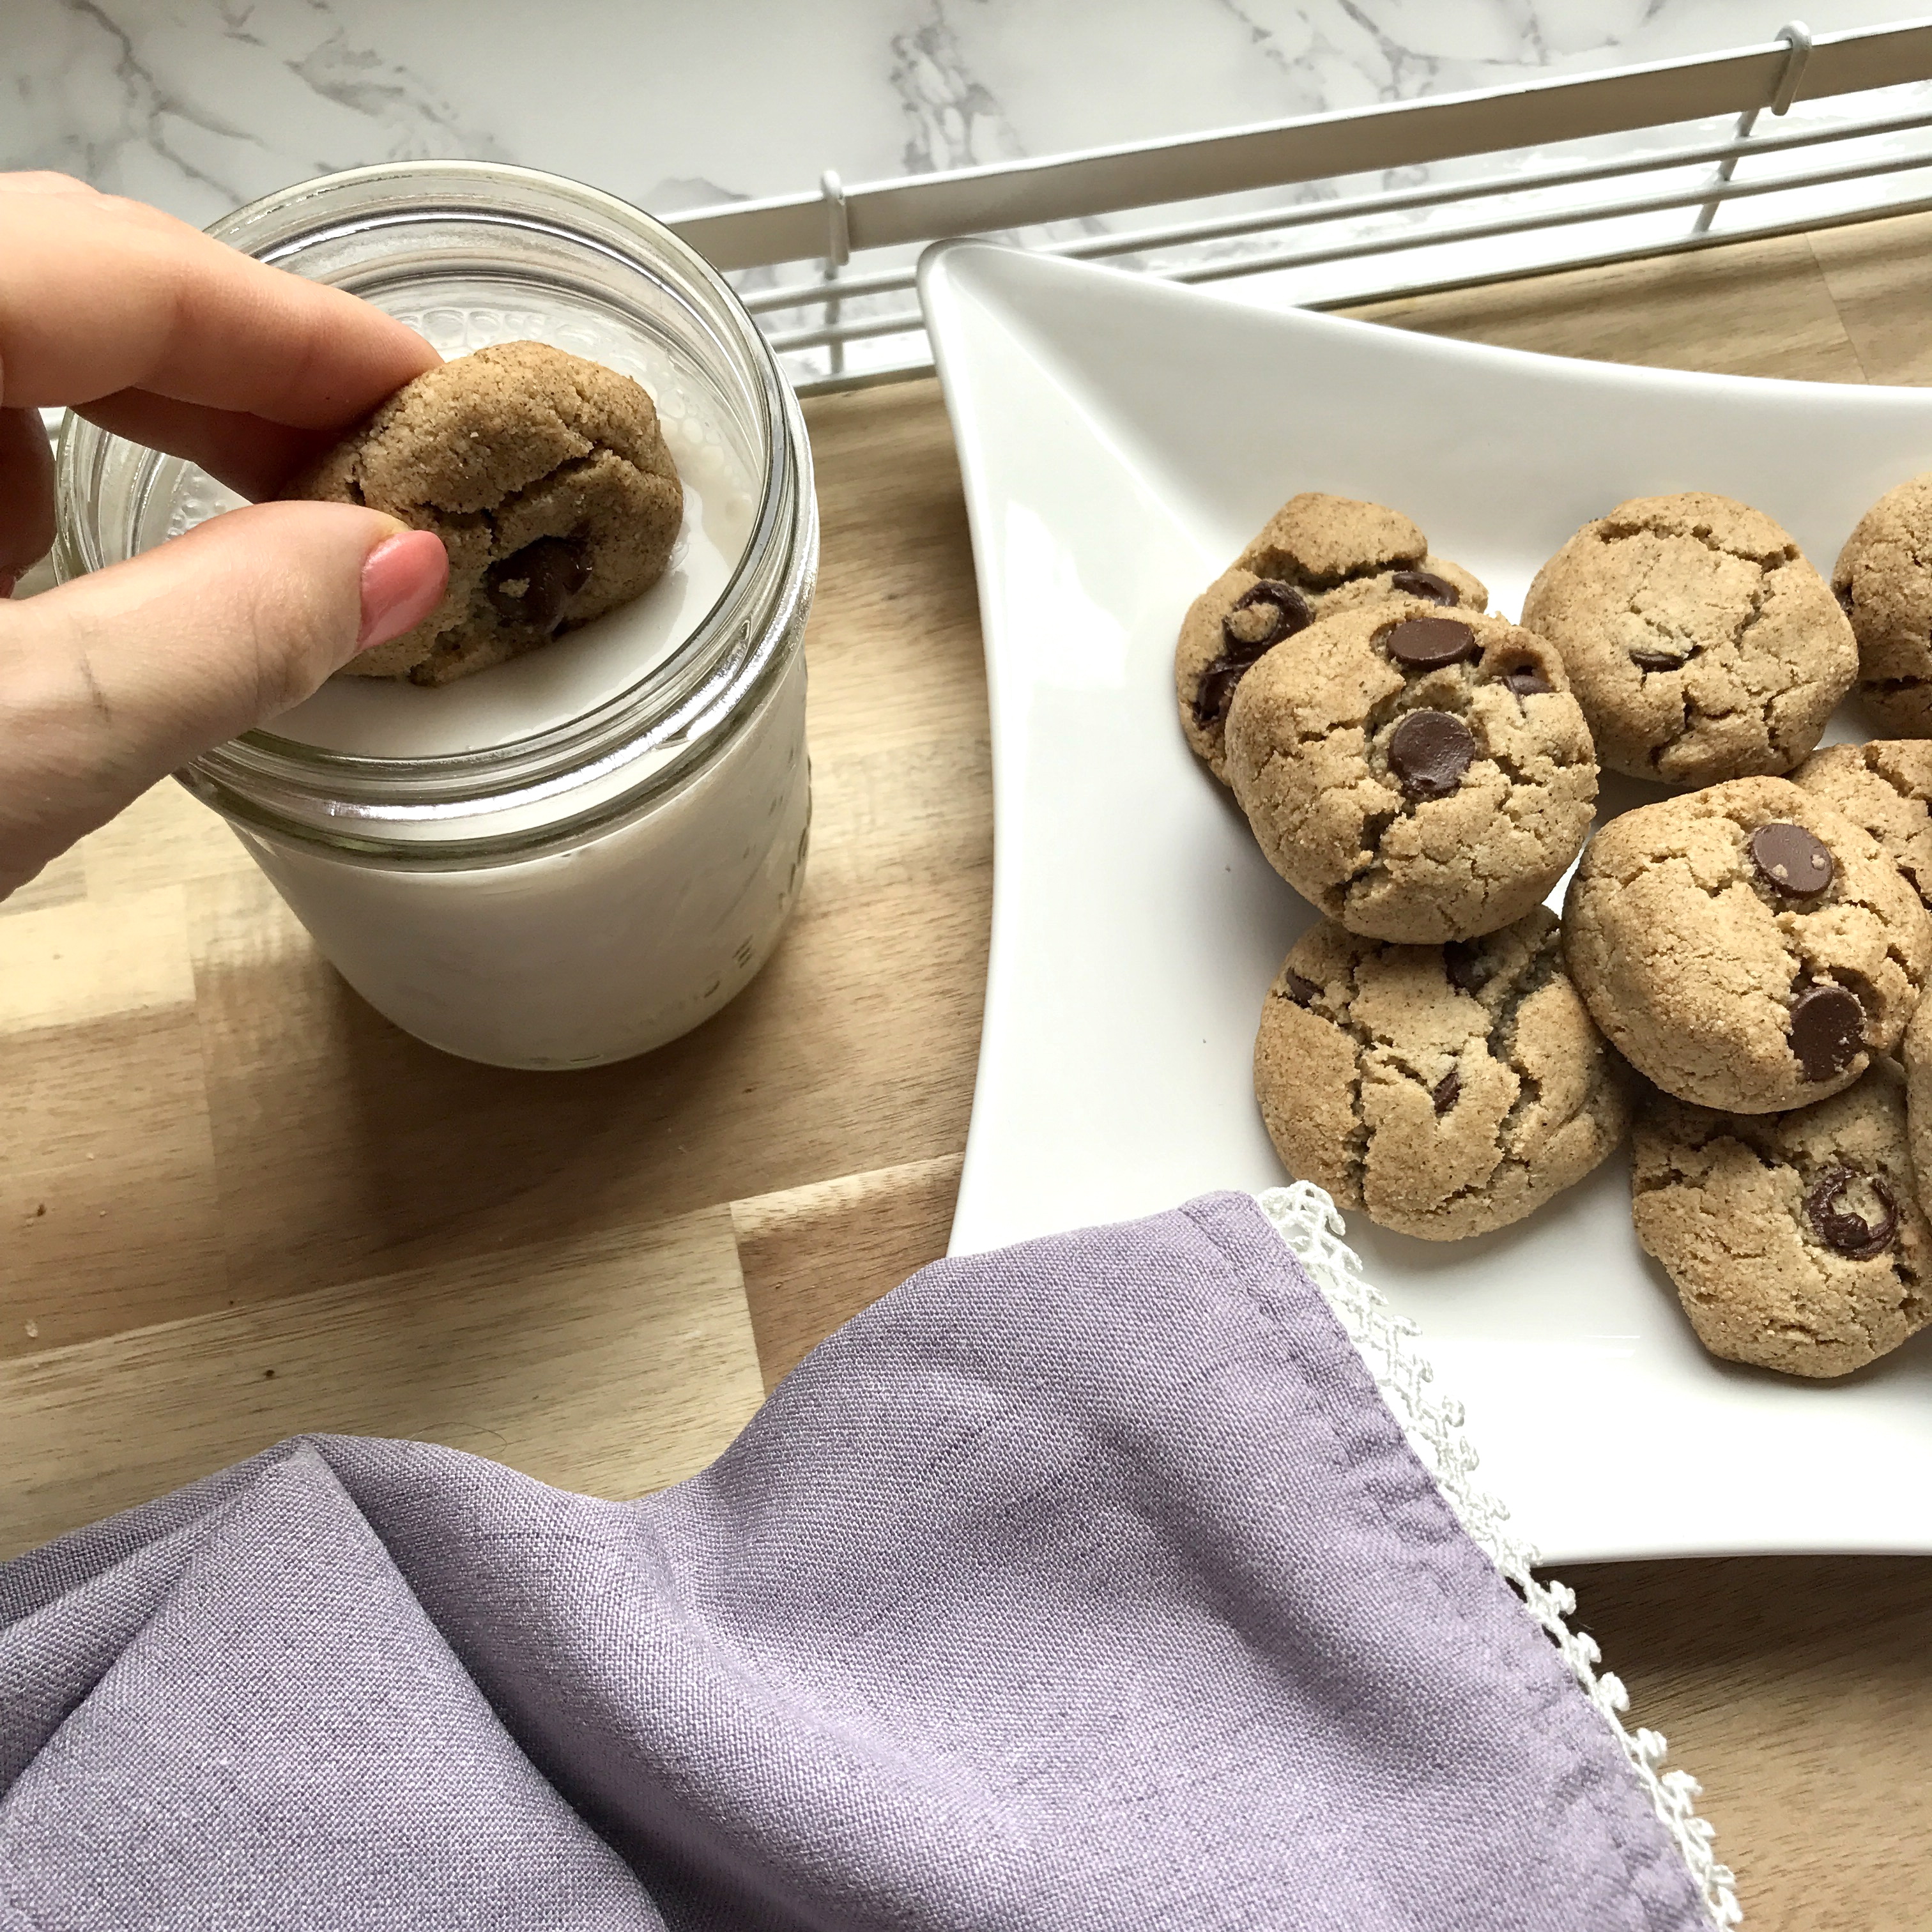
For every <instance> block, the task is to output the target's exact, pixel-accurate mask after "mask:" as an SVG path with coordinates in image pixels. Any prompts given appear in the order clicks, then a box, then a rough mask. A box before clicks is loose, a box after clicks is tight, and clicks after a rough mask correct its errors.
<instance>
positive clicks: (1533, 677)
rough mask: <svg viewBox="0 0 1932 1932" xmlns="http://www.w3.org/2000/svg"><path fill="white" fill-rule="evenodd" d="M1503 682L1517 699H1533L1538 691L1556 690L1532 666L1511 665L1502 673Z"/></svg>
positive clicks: (1533, 665)
mask: <svg viewBox="0 0 1932 1932" xmlns="http://www.w3.org/2000/svg"><path fill="white" fill-rule="evenodd" d="M1503 682H1504V683H1505V684H1506V685H1508V686H1509V688H1511V690H1512V691H1514V692H1515V693H1516V694H1517V697H1535V695H1536V694H1537V693H1538V691H1554V690H1555V689H1556V686H1555V685H1553V684H1552V683H1551V682H1550V680H1549V679H1547V677H1545V676H1544V674H1543V673H1542V672H1541V671H1540V670H1538V669H1537V667H1536V666H1535V664H1511V666H1510V667H1509V669H1508V670H1506V671H1505V672H1504V673H1503Z"/></svg>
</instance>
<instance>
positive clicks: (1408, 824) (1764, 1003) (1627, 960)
mask: <svg viewBox="0 0 1932 1932" xmlns="http://www.w3.org/2000/svg"><path fill="white" fill-rule="evenodd" d="M1921 556H1922V557H1924V558H1925V559H1927V562H1926V563H1925V564H1924V565H1921V564H1920V563H1919V562H1918V559H1919V558H1920V557H1921ZM1487 603H1488V598H1487V592H1486V591H1485V589H1484V586H1482V585H1481V583H1479V582H1478V580H1476V579H1475V577H1472V575H1471V574H1470V573H1469V571H1466V570H1464V569H1463V568H1461V567H1460V565H1457V564H1455V563H1454V562H1451V561H1450V560H1449V559H1446V558H1444V557H1441V556H1436V555H1434V554H1433V553H1432V552H1431V551H1430V548H1429V545H1428V542H1427V538H1425V537H1424V534H1423V532H1421V530H1419V529H1417V528H1416V527H1415V525H1414V524H1412V523H1410V522H1409V520H1408V519H1407V518H1406V517H1403V516H1401V515H1400V514H1397V512H1395V511H1391V510H1389V509H1387V508H1384V507H1383V506H1382V505H1377V504H1370V503H1360V502H1352V501H1350V500H1349V499H1343V498H1340V497H1334V496H1319V495H1304V496H1297V497H1295V498H1294V499H1292V500H1291V501H1290V502H1288V503H1287V504H1286V505H1283V508H1281V510H1280V511H1278V512H1277V514H1276V515H1275V516H1274V517H1273V518H1272V519H1271V520H1270V522H1269V523H1268V526H1267V527H1266V528H1265V529H1263V530H1262V532H1260V534H1259V535H1258V536H1257V537H1256V538H1255V540H1254V541H1253V543H1251V544H1250V545H1249V546H1248V547H1247V550H1244V552H1243V553H1242V554H1241V557H1240V558H1239V559H1238V560H1237V561H1236V562H1235V565H1234V566H1233V567H1232V568H1231V569H1229V571H1226V573H1225V574H1223V576H1221V577H1219V578H1217V580H1216V581H1215V582H1214V583H1213V584H1211V586H1209V587H1208V589H1206V590H1205V592H1202V595H1201V596H1200V597H1199V598H1196V601H1195V602H1194V604H1193V607H1191V608H1190V610H1189V612H1188V613H1187V619H1186V620H1185V622H1184V625H1183V627H1182V630H1181V639H1180V643H1179V645H1178V648H1177V651H1176V656H1175V672H1176V693H1177V697H1178V700H1179V704H1180V709H1181V725H1182V729H1183V730H1184V732H1185V733H1186V734H1187V739H1188V742H1189V743H1190V745H1192V746H1193V748H1194V750H1195V751H1196V752H1197V753H1198V754H1199V756H1200V757H1202V760H1204V762H1205V763H1206V764H1207V766H1208V769H1210V770H1211V772H1213V773H1214V775H1215V776H1216V777H1217V778H1220V779H1221V780H1222V781H1223V782H1224V783H1226V784H1228V785H1229V787H1231V788H1232V790H1233V792H1234V794H1235V798H1236V799H1237V800H1238V802H1239V803H1240V805H1241V808H1242V810H1243V811H1244V813H1245V814H1246V815H1247V819H1248V822H1249V823H1250V826H1252V827H1253V831H1254V833H1255V835H1256V839H1257V840H1258V841H1259V844H1260V845H1261V847H1262V850H1263V852H1264V853H1266V855H1267V856H1268V859H1269V861H1270V862H1271V864H1272V865H1274V868H1275V869H1276V870H1277V871H1279V872H1280V874H1281V875H1282V876H1283V877H1284V878H1285V879H1286V880H1288V881H1289V883H1290V884H1291V885H1292V886H1295V888H1296V889H1297V890H1298V891H1299V892H1301V893H1302V894H1303V895H1304V896H1305V897H1307V898H1308V899H1309V900H1310V901H1312V902H1313V904H1315V905H1316V907H1318V908H1319V910H1320V911H1321V912H1322V913H1323V914H1324V915H1325V917H1324V919H1323V920H1322V922H1321V923H1319V925H1317V926H1316V927H1314V928H1313V929H1312V930H1311V931H1310V932H1308V933H1307V935H1305V936H1304V938H1302V939H1301V941H1300V942H1299V943H1298V944H1297V945H1296V946H1295V948H1294V950H1292V952H1291V953H1289V956H1288V959H1287V960H1286V963H1285V964H1284V965H1283V968H1282V971H1281V972H1280V975H1279V977H1277V980H1275V983H1274V985H1273V986H1272V987H1271V988H1270V989H1269V992H1268V997H1267V1000H1266V1002H1265V1006H1264V1009H1263V1012H1262V1020H1261V1026H1260V1030H1259V1035H1258V1037H1257V1039H1256V1047H1255V1087H1256V1097H1257V1098H1258V1100H1259V1103H1260V1106H1261V1110H1262V1118H1263V1119H1264V1121H1265V1123H1266V1124H1267V1127H1268V1133H1269V1136H1270V1137H1271V1139H1272V1140H1273V1141H1274V1145H1275V1147H1276V1148H1277V1151H1279V1152H1280V1155H1281V1157H1282V1159H1283V1161H1284V1162H1285V1163H1286V1165H1287V1166H1288V1168H1289V1170H1290V1172H1292V1173H1293V1174H1295V1175H1297V1176H1298V1177H1300V1178H1304V1179H1307V1180H1310V1181H1315V1182H1316V1183H1318V1184H1320V1185H1321V1186H1322V1187H1325V1188H1326V1189H1327V1190H1328V1192H1329V1193H1331V1195H1332V1196H1334V1198H1335V1199H1336V1200H1337V1202H1338V1203H1340V1205H1343V1206H1344V1207H1347V1208H1357V1209H1360V1210H1361V1211H1364V1212H1365V1213H1366V1214H1368V1216H1369V1217H1370V1218H1371V1219H1372V1220H1375V1221H1377V1222H1379V1223H1381V1224H1382V1225H1383V1226H1385V1227H1389V1228H1392V1229H1398V1230H1400V1231H1401V1232H1405V1233H1408V1234H1411V1235H1420V1236H1422V1237H1424V1238H1427V1239H1432V1240H1448V1239H1454V1238H1458V1237H1461V1236H1464V1235H1475V1234H1480V1233H1484V1232H1487V1231H1489V1230H1490V1229H1496V1228H1499V1227H1502V1226H1505V1225H1506V1224H1508V1223H1510V1222H1512V1221H1514V1220H1519V1219H1520V1218H1521V1217H1523V1216H1524V1215H1526V1214H1530V1213H1532V1211H1535V1209H1536V1208H1538V1207H1540V1206H1541V1205H1542V1204H1543V1203H1544V1202H1546V1201H1547V1200H1549V1199H1550V1198H1551V1196H1553V1195H1555V1194H1556V1193H1559V1191H1560V1190H1562V1189H1564V1188H1566V1187H1569V1186H1571V1184H1574V1182H1576V1181H1579V1180H1580V1179H1581V1178H1583V1176H1584V1175H1586V1174H1587V1173H1589V1172H1590V1170H1591V1169H1593V1168H1594V1167H1595V1166H1597V1165H1598V1163H1601V1161H1602V1160H1604V1158H1605V1157H1607V1155H1608V1154H1610V1151H1612V1150H1613V1148H1616V1146H1617V1145H1619V1142H1621V1141H1622V1139H1623V1138H1624V1136H1625V1130H1626V1129H1627V1128H1628V1127H1629V1126H1630V1125H1631V1120H1632V1118H1633V1115H1634V1118H1635V1121H1636V1133H1635V1157H1634V1179H1633V1190H1632V1192H1633V1199H1634V1218H1635V1221H1636V1226H1637V1233H1638V1235H1639V1237H1640V1240H1641V1241H1642V1242H1643V1245H1644V1247H1646V1249H1647V1250H1649V1252H1650V1253H1652V1255H1654V1256H1656V1257H1657V1259H1658V1260H1659V1261H1660V1262H1661V1263H1662V1264H1663V1265H1664V1268H1665V1269H1666V1271H1667V1272H1668V1274H1670V1277H1671V1280H1673V1283H1675V1284H1676V1287H1677V1289H1678V1292H1679V1296H1680V1298H1681V1299H1682V1302H1683V1304H1684V1307H1685V1311H1686V1313H1687V1314H1688V1316H1689V1317H1690V1319H1691V1323H1692V1325H1693V1326H1694V1328H1695V1329H1696V1331H1697V1334H1698V1335H1699V1337H1700V1339H1701V1340H1703V1343H1705V1345H1706V1346H1707V1347H1708V1348H1709V1349H1711V1350H1712V1352H1714V1353H1716V1354H1718V1355H1724V1356H1726V1357H1728V1358H1731V1359H1733V1360H1736V1361H1745V1362H1751V1363H1756V1364H1760V1365H1762V1366H1764V1367H1770V1368H1775V1369H1778V1370H1784V1371H1786V1372H1787V1373H1793V1374H1798V1375H1804V1376H1838V1375H1843V1374H1845V1373H1849V1371H1850V1370H1853V1369H1855V1368H1858V1367H1861V1366H1862V1365H1863V1364H1864V1363H1867V1362H1868V1361H1872V1360H1873V1359H1874V1358H1876V1357H1877V1356H1879V1355H1882V1354H1884V1353H1885V1352H1887V1351H1888V1349H1892V1348H1894V1347H1896V1346H1897V1345H1898V1343H1900V1342H1902V1341H1903V1340H1905V1339H1906V1337H1907V1336H1909V1334H1912V1332H1914V1331H1915V1330H1916V1329H1917V1328H1919V1327H1921V1326H1922V1325H1924V1324H1925V1323H1926V1322H1927V1321H1932V1291H1928V1290H1927V1289H1926V1288H1925V1286H1924V1283H1925V1277H1926V1274H1927V1270H1928V1268H1932V1223H1928V1222H1927V1217H1926V1215H1925V1213H1924V1209H1923V1208H1921V1205H1920V1200H1919V1187H1918V1180H1917V1175H1918V1172H1920V1171H1921V1168H1920V1163H1922V1165H1923V1171H1924V1172H1925V1173H1926V1175H1927V1182H1928V1187H1927V1198H1928V1199H1932V1001H1927V1003H1926V1004H1925V1006H1924V1008H1923V1009H1922V1010H1921V1007H1920V1004H1919V1001H1920V994H1921V989H1924V986H1925V983H1926V981H1927V975H1928V973H1932V912H1928V910H1927V904H1928V901H1932V742H1924V740H1926V739H1932V477H1927V478H1919V479H1916V480H1915V481H1914V482H1912V483H1910V484H1906V485H1904V486H1903V487H1901V488H1900V489H1899V490H1894V491H1893V492H1892V493H1891V494H1890V495H1889V496H1887V497H1885V499H1882V501H1881V502H1879V504H1877V505H1875V506H1874V508H1873V509H1872V511H1870V512H1869V513H1868V514H1867V516H1866V517H1865V518H1864V520H1863V521H1862V522H1861V523H1860V524H1859V526H1858V529H1857V530H1856V531H1855V532H1854V534H1853V535H1852V538H1851V540H1850V541H1849V542H1848V543H1847V544H1846V547H1845V550H1844V552H1843V554H1842V555H1841V557H1840V559H1839V561H1838V568H1837V570H1836V571H1835V574H1834V580H1833V581H1832V583H1826V580H1824V579H1823V577H1820V575H1819V574H1818V573H1817V571H1815V570H1814V569H1813V568H1811V565H1809V564H1808V562H1806V561H1805V559H1804V557H1803V556H1802V555H1801V554H1800V553H1799V549H1798V547H1797V545H1796V544H1795V543H1794V542H1793V541H1792V539H1791V538H1790V535H1788V534H1787V532H1785V531H1784V529H1781V527H1780V526H1778V524H1777V523H1775V522H1773V521H1772V519H1771V518H1769V517H1766V516H1765V515H1763V514H1762V513H1760V512H1759V511H1755V510H1753V509H1751V508H1748V506H1746V505H1744V504H1742V503H1738V502H1733V501H1731V500H1730V499H1727V498H1724V497H1719V496H1709V495H1706V494H1702V493H1687V494H1683V495H1679V496H1663V497H1650V498H1640V499H1634V500H1633V501H1631V502H1626V503H1623V504H1620V505H1618V507H1617V508H1616V509H1615V510H1613V511H1611V513H1610V514H1609V515H1608V516H1607V517H1602V518H1600V519H1599V520H1597V521H1595V522H1594V523H1589V524H1588V525H1586V526H1585V527H1584V528H1583V529H1581V530H1580V531H1578V532H1577V534H1576V535H1574V536H1573V537H1572V538H1571V539H1570V541H1568V543H1566V544H1565V545H1564V546H1563V547H1562V549H1561V550H1559V552H1558V553H1556V556H1553V558H1551V559H1550V561H1549V562H1548V563H1547V564H1546V565H1544V568H1543V569H1542V570H1541V571H1540V572H1539V573H1538V576H1537V577H1536V580H1535V583H1533V584H1532V586H1531V588H1530V591H1529V596H1528V598H1526V601H1525V603H1524V607H1523V624H1522V625H1515V624H1512V623H1511V622H1508V620H1507V619H1505V618H1503V617H1501V616H1496V615H1495V614H1493V613H1490V612H1489V611H1488V610H1487ZM1855 682H1862V685H1863V688H1864V692H1865V694H1866V695H1867V698H1868V700H1869V701H1870V703H1871V704H1872V706H1873V707H1874V708H1875V709H1876V711H1877V712H1878V714H1879V716H1880V717H1881V718H1883V719H1885V721H1886V722H1887V723H1888V724H1889V725H1890V727H1891V728H1892V729H1894V730H1898V731H1909V732H1912V733H1914V734H1915V736H1914V737H1913V738H1909V739H1897V740H1890V741H1882V742H1873V743H1870V744H1865V745H1839V746H1835V747H1833V748H1830V749H1829V750H1826V751H1817V750H1816V749H1815V748H1816V746H1817V742H1818V740H1819V738H1820V736H1821V734H1822V733H1823V730H1824V727H1825V724H1826V721H1827V719H1828V718H1829V716H1830V715H1831V713H1832V709H1834V707H1835V706H1836V705H1837V703H1838V701H1839V700H1841V698H1842V697H1844V695H1845V694H1846V692H1847V691H1849V689H1850V688H1852V685H1853V684H1854V683H1855ZM1600 764H1601V766H1603V767H1604V768H1605V769H1608V770H1611V771H1614V772H1620V773H1622V774H1625V775H1628V776H1631V777H1635V778H1646V779H1649V780H1652V781H1662V782H1664V783H1667V784H1673V785H1675V786H1677V787H1696V789H1691V790H1680V791H1679V792H1678V793H1676V795H1674V796H1663V797H1661V798H1660V799H1658V801H1657V802H1653V803H1651V804H1648V805H1642V806H1640V807H1639V808H1637V809H1635V810H1634V811H1626V812H1625V813H1623V814H1622V815H1620V816H1619V817H1616V818H1613V819H1612V820H1610V821H1609V822H1608V823H1607V824H1606V825H1605V826H1604V827H1603V829H1601V831H1600V832H1598V834H1597V835H1596V837H1595V838H1594V839H1591V840H1590V842H1589V844H1588V846H1587V847H1586V843H1585V841H1586V838H1589V832H1590V827H1591V823H1592V818H1593V816H1594V814H1595V805H1596V796H1597V782H1598V767H1599V765H1600ZM1573 864H1574V865H1575V866H1576V871H1575V873H1574V877H1573V878H1572V880H1571V884H1570V886H1569V889H1568V894H1567V896H1566V898H1565V902H1564V914H1563V917H1562V920H1561V921H1560V922H1559V919H1557V918H1556V916H1555V915H1554V914H1553V913H1551V912H1550V911H1549V910H1547V909H1546V908H1545V907H1544V904H1543V901H1544V899H1545V898H1546V897H1547V895H1549V894H1550V892H1552V891H1553V889H1554V888H1555V887H1556V885H1557V883H1558V882H1559V880H1561V879H1562V876H1563V874H1565V872H1566V871H1568V870H1569V869H1570V868H1571V866H1572V865H1573ZM1915 1015H1916V1016H1917V1017H1916V1018H1915ZM1901 1058H1902V1061H1903V1067H1902V1068H1901V1067H1900V1064H1897V1063H1898V1061H1899V1060H1900V1059H1901ZM1915 1154H1917V1155H1918V1157H1920V1163H1915V1160H1914V1156H1915Z"/></svg>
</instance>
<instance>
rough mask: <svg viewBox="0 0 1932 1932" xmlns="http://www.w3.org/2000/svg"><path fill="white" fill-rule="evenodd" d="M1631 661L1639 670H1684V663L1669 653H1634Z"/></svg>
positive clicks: (1631, 655) (1681, 659)
mask: <svg viewBox="0 0 1932 1932" xmlns="http://www.w3.org/2000/svg"><path fill="white" fill-rule="evenodd" d="M1630 661H1631V663H1632V664H1635V665H1636V666H1637V669H1638V670H1682V669H1683V668H1684V662H1685V661H1684V659H1683V658H1674V657H1673V656H1672V655H1670V652H1668V651H1632V652H1631V654H1630Z"/></svg>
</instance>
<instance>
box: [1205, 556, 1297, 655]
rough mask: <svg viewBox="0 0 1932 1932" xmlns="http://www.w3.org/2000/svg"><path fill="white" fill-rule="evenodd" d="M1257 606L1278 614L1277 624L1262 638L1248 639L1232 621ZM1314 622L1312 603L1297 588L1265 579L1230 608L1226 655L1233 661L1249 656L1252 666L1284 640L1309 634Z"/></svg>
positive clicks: (1225, 634) (1223, 634)
mask: <svg viewBox="0 0 1932 1932" xmlns="http://www.w3.org/2000/svg"><path fill="white" fill-rule="evenodd" d="M1257 604H1266V605H1267V606H1268V607H1269V608H1271V610H1273V611H1274V622H1272V623H1271V624H1270V625H1268V628H1267V629H1266V630H1265V631H1262V633H1261V634H1260V635H1259V637H1243V636H1241V634H1239V633H1238V631H1236V630H1235V627H1234V625H1233V622H1232V619H1233V617H1234V615H1235V612H1236V611H1237V610H1253V609H1254V608H1255V607H1256V605H1257ZM1314 621H1315V612H1314V610H1313V608H1312V607H1310V604H1309V601H1308V599H1307V598H1306V597H1304V596H1303V595H1302V594H1301V592H1300V591H1298V589H1295V586H1294V585H1293V584H1292V583H1276V582H1275V581H1274V580H1273V579H1272V578H1271V577H1263V578H1262V580H1261V582H1260V583H1256V584H1252V585H1250V586H1249V588H1248V589H1246V590H1244V591H1243V592H1241V595H1240V596H1238V597H1237V598H1235V601H1234V602H1233V603H1232V604H1229V606H1228V614H1227V616H1225V617H1223V619H1221V649H1222V653H1223V655H1224V656H1227V657H1231V658H1232V657H1238V656H1240V655H1243V654H1244V653H1245V655H1247V659H1248V661H1249V662H1250V664H1252V663H1253V661H1254V660H1255V659H1256V658H1258V657H1259V656H1260V655H1261V654H1262V652H1264V651H1265V650H1271V649H1273V648H1274V646H1276V645H1277V644H1278V643H1280V642H1281V640H1282V639H1283V638H1284V637H1293V636H1294V634H1295V632H1296V631H1305V630H1307V628H1308V627H1309V625H1310V624H1312V623H1313V622H1314Z"/></svg>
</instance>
